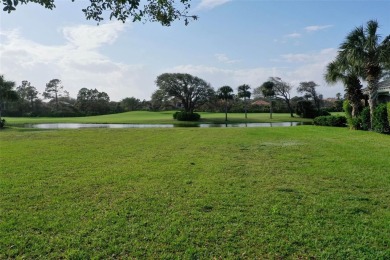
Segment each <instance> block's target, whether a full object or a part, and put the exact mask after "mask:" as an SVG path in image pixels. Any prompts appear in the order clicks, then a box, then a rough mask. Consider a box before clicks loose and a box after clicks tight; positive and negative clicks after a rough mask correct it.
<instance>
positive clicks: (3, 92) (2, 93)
mask: <svg viewBox="0 0 390 260" xmlns="http://www.w3.org/2000/svg"><path fill="white" fill-rule="evenodd" d="M14 87H15V82H13V81H8V80H5V79H4V75H0V127H3V125H4V122H3V120H2V119H1V112H2V110H3V109H5V102H6V101H15V100H18V93H17V92H16V91H15V90H14Z"/></svg>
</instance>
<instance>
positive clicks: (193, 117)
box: [173, 111, 200, 121]
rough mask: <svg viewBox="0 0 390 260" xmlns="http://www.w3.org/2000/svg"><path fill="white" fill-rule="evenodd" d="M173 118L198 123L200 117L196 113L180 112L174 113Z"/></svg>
mask: <svg viewBox="0 0 390 260" xmlns="http://www.w3.org/2000/svg"><path fill="white" fill-rule="evenodd" d="M173 118H174V119H176V120H178V121H199V119H200V115H199V114H198V113H189V112H185V111H181V112H176V113H174V114H173Z"/></svg>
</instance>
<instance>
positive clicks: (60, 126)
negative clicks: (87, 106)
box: [24, 122, 312, 129]
mask: <svg viewBox="0 0 390 260" xmlns="http://www.w3.org/2000/svg"><path fill="white" fill-rule="evenodd" d="M311 124H312V123H311V122H277V123H240V124H178V125H176V124H78V123H52V124H25V125H24V127H26V128H40V129H79V128H173V127H203V128H204V127H289V126H300V125H311Z"/></svg>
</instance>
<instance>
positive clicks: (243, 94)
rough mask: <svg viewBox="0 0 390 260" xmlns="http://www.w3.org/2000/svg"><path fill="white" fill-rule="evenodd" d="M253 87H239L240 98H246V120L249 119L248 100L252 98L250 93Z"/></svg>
mask: <svg viewBox="0 0 390 260" xmlns="http://www.w3.org/2000/svg"><path fill="white" fill-rule="evenodd" d="M250 88H251V87H250V86H249V85H246V84H243V85H241V86H238V88H237V90H238V93H237V95H238V97H239V98H244V110H245V119H247V118H248V117H247V108H246V99H247V98H251V92H250V91H249V89H250Z"/></svg>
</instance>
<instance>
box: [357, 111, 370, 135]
mask: <svg viewBox="0 0 390 260" xmlns="http://www.w3.org/2000/svg"><path fill="white" fill-rule="evenodd" d="M359 121H360V122H359V123H360V127H359V128H357V129H361V130H366V131H368V130H370V126H371V116H370V108H369V107H365V108H363V110H362V112H361V113H360V116H359Z"/></svg>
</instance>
